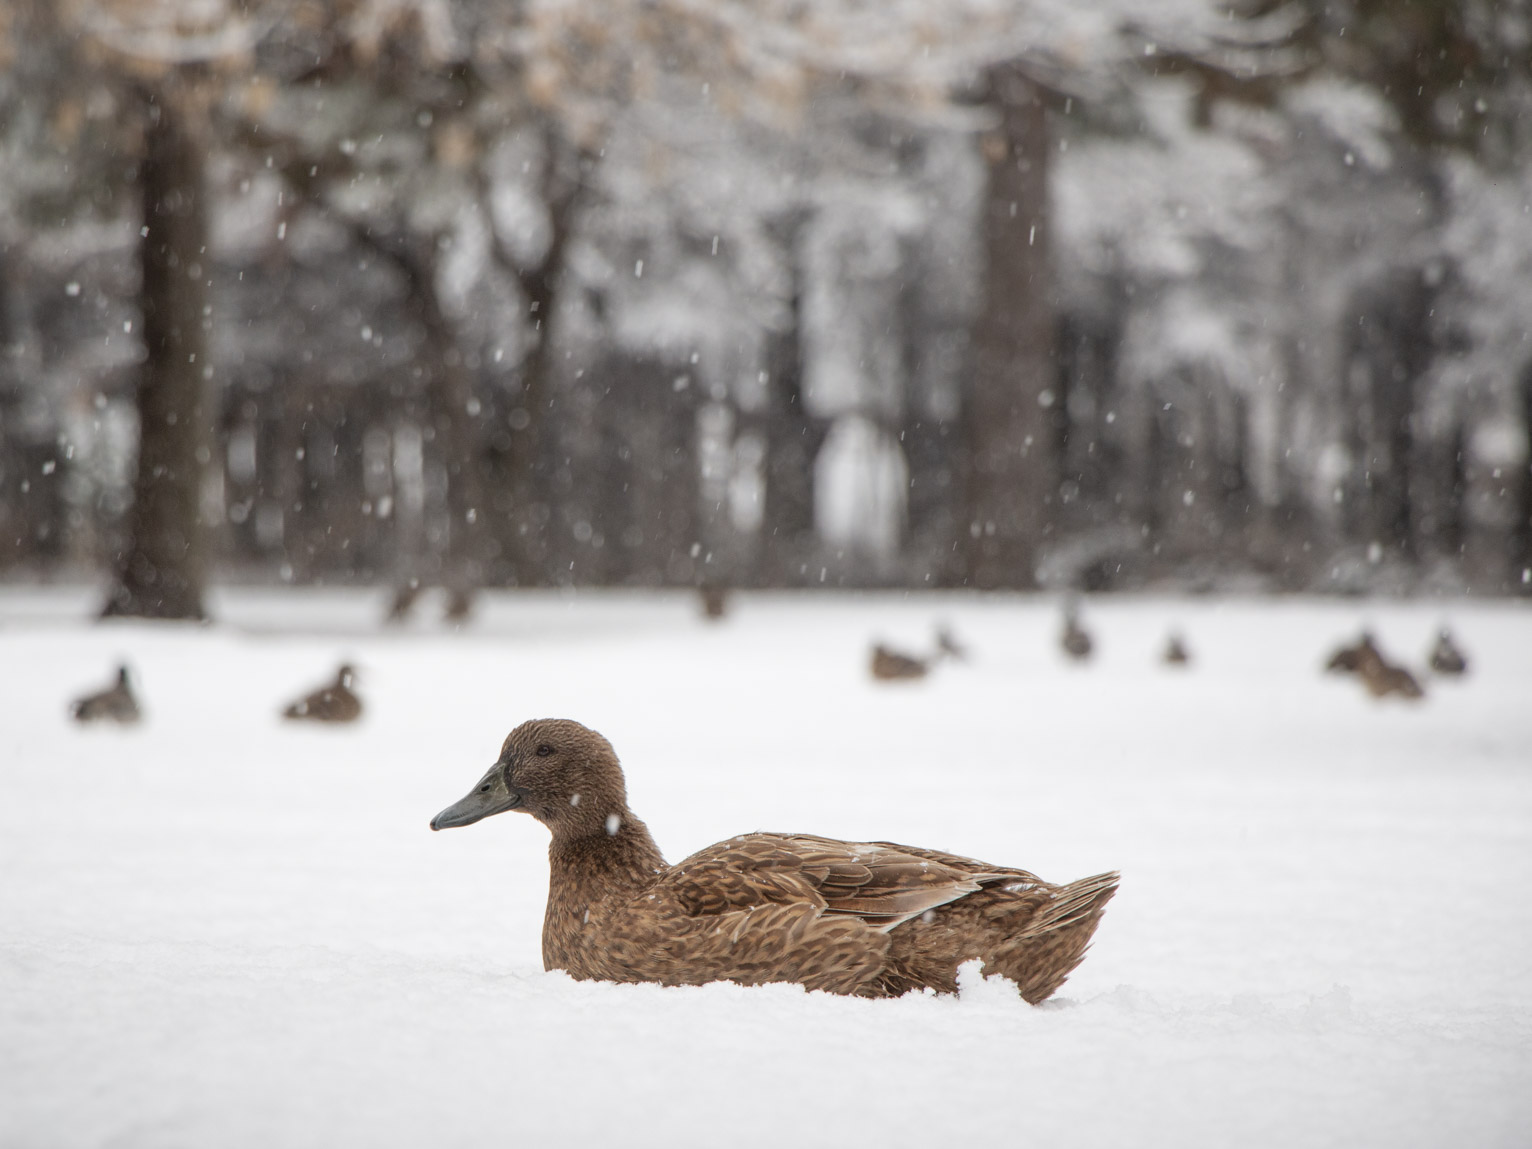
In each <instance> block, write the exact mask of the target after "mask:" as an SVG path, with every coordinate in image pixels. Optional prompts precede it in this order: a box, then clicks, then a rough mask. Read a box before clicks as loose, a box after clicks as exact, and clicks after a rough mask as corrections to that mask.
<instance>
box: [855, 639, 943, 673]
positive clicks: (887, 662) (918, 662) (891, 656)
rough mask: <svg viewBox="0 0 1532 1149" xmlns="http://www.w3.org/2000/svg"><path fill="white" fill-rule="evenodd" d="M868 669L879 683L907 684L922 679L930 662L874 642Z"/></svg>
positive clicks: (929, 666)
mask: <svg viewBox="0 0 1532 1149" xmlns="http://www.w3.org/2000/svg"><path fill="white" fill-rule="evenodd" d="M868 669H870V670H871V671H872V676H873V677H874V678H876V679H878V680H879V681H881V682H909V681H912V680H914V679H917V678H924V677H925V676H926V674H927V673H928V672H929V671H930V669H931V664H930V661H929V660H927V659H924V658H916V657H915V656H914V655H912V654H901V653H900V652H899V651H897V650H892V649H890V648H889V647H887V646H884V645H883V643H881V642H875V643H873V646H872V662H871V664H870V665H869V667H868Z"/></svg>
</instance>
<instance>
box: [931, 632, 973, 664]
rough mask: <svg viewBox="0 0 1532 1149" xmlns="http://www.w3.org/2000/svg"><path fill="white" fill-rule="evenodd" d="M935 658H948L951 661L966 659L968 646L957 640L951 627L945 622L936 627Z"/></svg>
mask: <svg viewBox="0 0 1532 1149" xmlns="http://www.w3.org/2000/svg"><path fill="white" fill-rule="evenodd" d="M935 657H936V658H950V659H952V661H953V662H967V661H968V647H967V646H965V645H964V644H963V643H961V642H959V641H958V637H957V635H955V634H953V633H952V628H951V627H950V626H947V625H946V624H945V623H944V624H943V625H941V626H938V627H937V628H936V654H935Z"/></svg>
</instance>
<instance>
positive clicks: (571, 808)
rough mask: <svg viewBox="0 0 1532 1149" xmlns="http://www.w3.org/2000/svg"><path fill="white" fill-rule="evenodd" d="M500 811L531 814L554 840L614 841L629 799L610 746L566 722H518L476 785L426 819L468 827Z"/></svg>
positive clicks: (439, 826)
mask: <svg viewBox="0 0 1532 1149" xmlns="http://www.w3.org/2000/svg"><path fill="white" fill-rule="evenodd" d="M506 810H521V811H523V812H525V813H528V814H531V815H532V816H533V817H534V818H536V819H537V820H538V821H539V822H541V823H543V825H545V826H547V827H548V828H549V829H550V830H552V831H553V833H554V836H555V837H583V836H585V835H587V834H595V833H598V832H599V833H606V834H615V833H616V828H617V827H618V826H620V825H621V824H622V820H623V819H624V818H625V817H627V816H628V799H627V788H626V786H625V785H624V784H623V779H622V767H621V766H620V765H618V762H617V753H616V751H614V750H613V749H612V744H611V743H610V742H608V741H607V740H606V739H605V738H603V737H601V735H599V734H597V733H596V732H595V731H594V730H590V729H587V728H586V727H584V726H581V725H580V724H579V723H578V722H571V721H570V720H569V719H566V718H537V719H533V720H532V721H531V722H523V723H522V724H521V725H520V726H518V727H516V729H515V730H512V731H511V732H510V734H509V735H507V736H506V739H505V743H504V745H502V746H501V747H500V757H499V758H498V759H497V760H496V761H495V764H494V765H493V766H491V767H490V768H489V770H488V771H487V772H486V773H485V775H484V777H482V778H480V779H479V781H478V784H477V785H475V786H474V788H473V789H472V790H470V791H469V792H468V794H467V795H466V796H465V797H463V798H462V799H461V800H460V801H458V802H456V803H454V804H453V805H451V806H448V807H447V808H446V809H445V810H443V811H442V812H441V813H440V814H438V815H436V817H434V818H432V819H431V829H433V830H449V829H452V828H453V827H455V826H471V825H473V823H475V822H477V821H479V820H480V819H483V818H488V817H489V816H490V815H491V814H501V813H504V812H505V811H506Z"/></svg>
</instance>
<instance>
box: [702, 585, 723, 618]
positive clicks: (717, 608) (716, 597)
mask: <svg viewBox="0 0 1532 1149" xmlns="http://www.w3.org/2000/svg"><path fill="white" fill-rule="evenodd" d="M697 594H698V595H699V597H700V598H701V599H702V617H703V618H705V619H708V620H709V621H712V622H717V621H718V620H719V619H721V618H722V617H723V616H724V615H726V614H728V613H729V592H728V590H727V589H725V588H724V587H721V586H717V585H715V584H712V583H704V584H703V585H702V586H700V587H698V588H697Z"/></svg>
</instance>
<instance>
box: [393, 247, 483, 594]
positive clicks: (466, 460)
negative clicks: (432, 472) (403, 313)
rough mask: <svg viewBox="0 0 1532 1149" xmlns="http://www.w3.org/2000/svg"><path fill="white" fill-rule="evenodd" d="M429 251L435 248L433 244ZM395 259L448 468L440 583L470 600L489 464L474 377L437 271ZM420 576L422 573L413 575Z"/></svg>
mask: <svg viewBox="0 0 1532 1149" xmlns="http://www.w3.org/2000/svg"><path fill="white" fill-rule="evenodd" d="M430 249H431V250H432V251H434V250H435V249H436V243H435V239H434V237H433V239H432V240H431V241H430ZM394 259H395V261H396V263H397V264H398V265H399V267H400V268H401V270H402V271H403V272H404V275H405V279H406V281H407V283H408V286H409V307H410V311H411V312H412V314H413V315H414V317H415V319H416V321H417V322H418V323H419V324H420V326H421V329H422V331H423V332H424V333H425V347H426V352H425V354H426V360H427V363H426V370H427V373H428V374H427V386H428V391H427V396H428V397H427V400H426V406H427V411H428V417H429V419H430V421H431V426H432V427H433V428H434V429H435V438H436V441H437V442H438V443H439V444H440V450H441V457H442V462H443V464H444V465H445V466H446V469H447V508H448V512H449V514H450V516H451V524H450V527H449V530H448V536H447V553H446V561H445V562H444V564H443V569H442V577H441V581H442V583H443V585H445V586H446V587H447V588H448V589H449V590H450V591H451V592H453V594H455V595H459V596H464V597H466V596H469V595H472V594H473V593H474V592H475V591H477V590H480V589H482V588H483V585H484V573H485V568H486V565H487V561H488V558H489V556H488V554H487V553H486V545H487V544H486V540H487V538H488V532H487V531H486V530H485V529H484V516H485V512H486V507H485V504H484V480H483V474H484V467H485V460H484V458H483V451H482V449H481V442H480V436H479V433H478V414H479V405H478V400H477V398H476V397H475V396H474V375H473V372H472V371H471V370H470V369H469V367H468V365H467V364H466V363H464V362H463V354H462V350H461V349H460V348H459V346H458V341H457V325H456V324H455V323H454V322H453V321H452V319H451V318H450V317H449V316H448V315H447V313H446V311H445V310H444V309H443V308H442V304H441V296H440V294H439V293H438V292H437V289H436V269H435V267H434V265H433V263H432V261H431V259H430V257H429V256H428V255H425V254H422V253H419V252H416V251H414V250H410V251H409V252H407V253H405V252H395V253H394ZM415 574H416V577H418V575H419V572H415Z"/></svg>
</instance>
